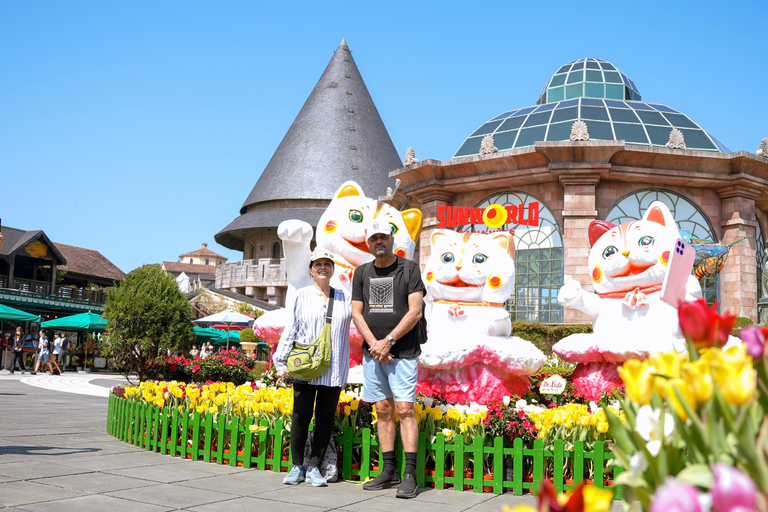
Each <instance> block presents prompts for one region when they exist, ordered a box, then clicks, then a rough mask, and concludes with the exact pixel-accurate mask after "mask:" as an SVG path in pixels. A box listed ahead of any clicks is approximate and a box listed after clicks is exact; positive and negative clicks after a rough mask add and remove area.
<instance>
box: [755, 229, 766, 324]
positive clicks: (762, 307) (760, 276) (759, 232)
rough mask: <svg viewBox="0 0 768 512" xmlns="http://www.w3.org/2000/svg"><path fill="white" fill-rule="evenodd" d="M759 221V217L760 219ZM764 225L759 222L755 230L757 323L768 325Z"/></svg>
mask: <svg viewBox="0 0 768 512" xmlns="http://www.w3.org/2000/svg"><path fill="white" fill-rule="evenodd" d="M758 219H759V217H758ZM765 250H766V248H765V237H764V236H763V225H762V224H761V223H760V222H758V223H757V229H756V230H755V257H756V258H757V322H758V323H759V324H760V325H766V324H768V268H766V264H768V258H766V256H768V255H766V253H765Z"/></svg>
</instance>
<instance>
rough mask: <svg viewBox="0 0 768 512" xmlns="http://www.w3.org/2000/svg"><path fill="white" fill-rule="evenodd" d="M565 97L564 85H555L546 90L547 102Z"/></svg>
mask: <svg viewBox="0 0 768 512" xmlns="http://www.w3.org/2000/svg"><path fill="white" fill-rule="evenodd" d="M564 99H565V87H555V88H554V89H550V90H548V91H547V102H548V103H553V102H555V101H560V100H564Z"/></svg>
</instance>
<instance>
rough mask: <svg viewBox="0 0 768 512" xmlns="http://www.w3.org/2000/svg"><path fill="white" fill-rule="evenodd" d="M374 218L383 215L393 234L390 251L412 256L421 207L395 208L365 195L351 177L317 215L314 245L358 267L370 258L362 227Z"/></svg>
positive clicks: (418, 231)
mask: <svg viewBox="0 0 768 512" xmlns="http://www.w3.org/2000/svg"><path fill="white" fill-rule="evenodd" d="M373 219H385V220H386V221H387V222H389V223H390V225H391V226H392V231H393V234H394V239H395V243H394V247H393V251H394V253H395V254H396V255H398V256H402V257H403V258H413V253H414V250H415V248H416V240H417V239H418V237H419V233H420V232H421V220H422V217H421V210H418V209H415V208H412V209H410V210H405V211H402V212H400V211H398V210H396V209H395V208H393V207H392V206H389V205H388V204H385V203H381V202H379V201H377V200H376V199H371V198H368V197H365V195H364V194H363V190H362V189H361V188H360V185H358V184H357V183H355V182H354V181H348V182H346V183H344V184H343V185H342V186H341V187H339V190H338V191H337V192H336V194H334V196H333V199H332V200H331V203H330V204H329V205H328V208H327V209H326V210H325V212H324V213H323V215H322V216H321V217H320V221H319V222H318V224H317V231H316V232H315V237H316V240H317V247H320V248H323V249H325V250H327V251H330V252H331V253H332V254H334V255H335V256H336V261H337V263H341V264H346V265H348V266H353V267H358V266H360V265H362V264H363V263H367V262H369V261H372V260H373V256H372V255H371V251H370V249H368V244H367V243H366V238H365V230H366V228H367V227H368V226H370V224H371V222H372V221H373Z"/></svg>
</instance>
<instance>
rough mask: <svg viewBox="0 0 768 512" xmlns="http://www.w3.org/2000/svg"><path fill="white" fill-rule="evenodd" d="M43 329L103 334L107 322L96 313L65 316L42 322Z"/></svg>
mask: <svg viewBox="0 0 768 512" xmlns="http://www.w3.org/2000/svg"><path fill="white" fill-rule="evenodd" d="M42 325H43V328H44V329H64V330H70V331H88V332H104V331H106V330H107V321H106V320H105V319H103V318H101V316H100V315H97V314H96V313H91V312H90V311H88V312H87V313H79V314H77V315H70V316H65V317H62V318H57V319H55V320H48V321H47V322H43V324H42Z"/></svg>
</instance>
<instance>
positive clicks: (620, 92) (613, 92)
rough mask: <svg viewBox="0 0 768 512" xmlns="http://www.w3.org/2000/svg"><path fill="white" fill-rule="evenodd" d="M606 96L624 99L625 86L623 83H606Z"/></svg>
mask: <svg viewBox="0 0 768 512" xmlns="http://www.w3.org/2000/svg"><path fill="white" fill-rule="evenodd" d="M605 97H606V98H613V99H615V100H623V99H624V86H623V85H613V84H606V85H605Z"/></svg>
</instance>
